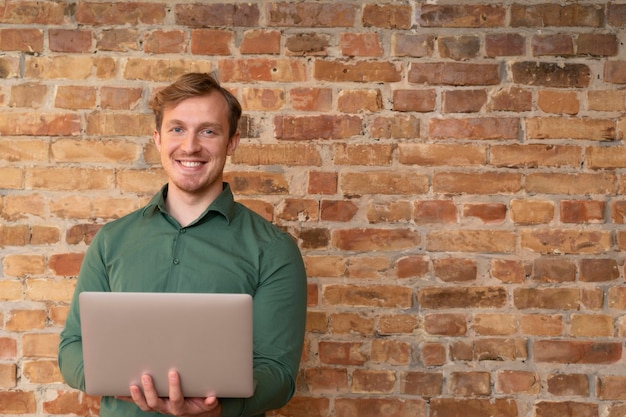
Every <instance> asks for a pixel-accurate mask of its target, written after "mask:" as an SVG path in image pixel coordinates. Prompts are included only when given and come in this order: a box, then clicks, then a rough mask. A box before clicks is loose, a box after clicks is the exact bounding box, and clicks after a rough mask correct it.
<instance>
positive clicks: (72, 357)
mask: <svg viewBox="0 0 626 417" xmlns="http://www.w3.org/2000/svg"><path fill="white" fill-rule="evenodd" d="M151 107H152V109H153V111H154V113H155V119H156V129H155V131H154V134H153V139H154V142H155V145H156V147H157V148H158V150H159V152H160V155H161V163H162V165H163V168H164V170H165V172H166V173H167V176H168V182H167V184H165V185H164V186H163V188H162V189H161V191H160V192H159V193H157V194H156V195H155V196H154V197H153V198H152V200H151V201H150V202H149V203H148V205H147V206H146V207H144V208H142V209H140V210H137V211H135V212H133V213H131V214H129V215H127V216H125V217H123V218H121V219H118V220H115V221H113V222H111V223H108V224H106V225H105V226H103V227H102V229H101V230H100V231H99V232H98V234H97V235H96V236H95V238H94V240H93V242H92V243H91V245H90V246H89V248H88V250H87V253H86V254H85V258H84V260H83V264H82V266H81V269H80V274H79V277H78V282H77V285H76V290H75V293H74V298H73V300H72V305H71V306H70V310H69V313H68V317H67V321H66V324H65V328H64V329H63V332H62V333H61V341H60V344H59V367H60V369H61V372H62V374H63V377H64V378H65V380H66V382H67V383H68V384H69V385H70V386H72V387H75V388H78V389H81V390H84V389H85V380H84V373H83V352H82V343H81V330H80V316H79V307H78V295H79V294H80V293H81V292H83V291H128V292H130V291H140V292H187V293H194V292H196V293H197V292H212V293H247V294H250V295H252V297H253V300H254V301H253V314H254V324H253V335H254V347H253V355H254V370H253V372H254V379H255V382H256V389H255V392H254V395H253V396H252V397H250V398H246V399H235V398H215V397H208V398H184V397H183V396H182V395H181V381H180V377H179V375H178V374H176V373H175V372H172V373H170V374H169V375H167V377H168V382H169V397H166V398H161V397H158V396H157V394H156V391H155V389H154V386H153V381H152V379H151V378H150V377H149V376H147V375H146V376H144V377H143V378H142V386H141V387H139V386H130V387H129V391H128V392H129V395H128V397H124V398H114V397H103V398H102V401H101V407H100V415H101V416H119V417H124V416H149V415H154V416H156V415H162V414H166V415H177V416H205V417H219V416H223V417H230V416H233V417H234V416H241V417H245V416H263V415H264V413H265V411H268V410H272V409H276V408H279V407H281V406H283V405H284V404H286V403H287V401H289V399H290V398H291V397H292V396H293V393H294V391H295V380H296V374H297V371H298V366H299V361H300V356H301V353H302V346H303V339H304V323H305V315H306V273H305V270H304V264H303V261H302V256H301V254H300V251H299V249H298V247H297V245H296V244H295V242H294V240H293V239H292V238H291V237H290V236H289V235H288V234H286V233H285V232H283V231H282V230H281V229H279V228H278V227H276V226H274V225H273V224H271V223H270V222H268V221H266V220H265V219H263V218H262V217H260V216H259V215H257V214H256V213H254V212H252V211H251V210H249V209H247V208H246V207H244V206H243V205H241V204H239V203H237V202H235V201H234V197H233V194H232V192H231V189H230V186H229V185H228V184H227V183H224V182H223V171H224V166H225V163H226V159H227V157H228V156H229V155H232V153H233V152H234V151H235V150H236V149H237V145H238V144H239V139H240V138H239V131H238V129H237V126H238V122H239V118H240V116H241V105H240V104H239V102H238V101H237V99H236V98H235V97H234V96H233V95H232V94H231V93H230V92H229V91H228V90H226V89H224V88H223V87H221V86H220V85H219V83H218V82H217V81H216V80H215V78H214V77H212V76H211V75H209V74H200V73H190V74H186V75H183V76H181V77H180V78H179V79H178V80H176V82H174V83H173V84H171V85H170V86H168V87H166V88H164V89H162V90H160V91H159V92H158V93H157V94H156V95H155V96H154V98H153V99H152V101H151ZM181 325H184V323H181ZM163 331H164V332H167V329H163Z"/></svg>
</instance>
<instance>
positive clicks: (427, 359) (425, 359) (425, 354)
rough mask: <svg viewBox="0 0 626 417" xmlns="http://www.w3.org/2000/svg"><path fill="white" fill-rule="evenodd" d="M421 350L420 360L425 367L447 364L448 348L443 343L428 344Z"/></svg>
mask: <svg viewBox="0 0 626 417" xmlns="http://www.w3.org/2000/svg"><path fill="white" fill-rule="evenodd" d="M421 348H422V349H421V355H420V359H421V361H422V364H423V365H424V366H427V367H432V366H442V365H445V364H446V362H447V360H448V357H447V354H446V347H445V345H443V344H442V343H435V342H430V343H428V342H427V343H424V344H423V345H422V346H421Z"/></svg>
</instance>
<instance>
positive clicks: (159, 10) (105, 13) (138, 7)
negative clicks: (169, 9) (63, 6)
mask: <svg viewBox="0 0 626 417" xmlns="http://www.w3.org/2000/svg"><path fill="white" fill-rule="evenodd" d="M165 9H166V6H165V5H164V4H160V3H156V4H152V3H148V2H146V3H144V2H124V3H95V2H83V3H80V4H78V5H77V8H76V14H75V18H76V21H77V22H78V23H82V24H85V25H125V24H130V25H133V26H136V25H139V24H147V25H150V24H152V25H155V24H163V23H164V19H165V15H166V10H165Z"/></svg>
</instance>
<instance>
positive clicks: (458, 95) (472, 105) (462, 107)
mask: <svg viewBox="0 0 626 417" xmlns="http://www.w3.org/2000/svg"><path fill="white" fill-rule="evenodd" d="M486 103H487V92H486V91H485V90H452V91H444V92H443V111H444V112H445V113H478V112H480V110H481V109H482V108H483V106H484V105H485V104H486Z"/></svg>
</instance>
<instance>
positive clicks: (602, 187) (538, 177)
mask: <svg viewBox="0 0 626 417" xmlns="http://www.w3.org/2000/svg"><path fill="white" fill-rule="evenodd" d="M525 188H526V192H529V193H542V194H567V195H574V194H580V195H588V194H612V193H614V192H615V190H616V178H615V175H614V174H613V173H611V172H599V173H589V174H587V173H571V174H570V173H530V174H528V175H527V176H526V184H525Z"/></svg>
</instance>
